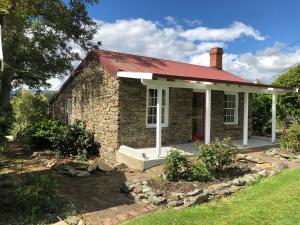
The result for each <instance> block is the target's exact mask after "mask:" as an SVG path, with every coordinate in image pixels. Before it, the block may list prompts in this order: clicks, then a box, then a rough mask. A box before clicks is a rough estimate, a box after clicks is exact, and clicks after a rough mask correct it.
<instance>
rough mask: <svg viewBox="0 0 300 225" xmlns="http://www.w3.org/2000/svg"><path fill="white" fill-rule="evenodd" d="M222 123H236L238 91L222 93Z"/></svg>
mask: <svg viewBox="0 0 300 225" xmlns="http://www.w3.org/2000/svg"><path fill="white" fill-rule="evenodd" d="M224 123H225V124H238V93H225V94H224Z"/></svg>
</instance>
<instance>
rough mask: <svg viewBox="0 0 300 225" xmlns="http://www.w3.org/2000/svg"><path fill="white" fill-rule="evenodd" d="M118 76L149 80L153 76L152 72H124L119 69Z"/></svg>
mask: <svg viewBox="0 0 300 225" xmlns="http://www.w3.org/2000/svg"><path fill="white" fill-rule="evenodd" d="M117 76H118V77H125V78H134V79H146V80H151V79H152V77H153V74H152V73H140V72H125V71H119V72H117Z"/></svg>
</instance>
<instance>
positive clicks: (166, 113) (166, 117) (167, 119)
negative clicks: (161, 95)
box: [146, 86, 169, 128]
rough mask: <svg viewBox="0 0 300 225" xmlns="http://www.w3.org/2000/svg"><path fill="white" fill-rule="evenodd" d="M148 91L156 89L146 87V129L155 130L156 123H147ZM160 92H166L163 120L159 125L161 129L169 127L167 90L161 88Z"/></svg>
mask: <svg viewBox="0 0 300 225" xmlns="http://www.w3.org/2000/svg"><path fill="white" fill-rule="evenodd" d="M149 89H156V90H157V87H154V86H147V90H146V91H147V92H146V128H156V123H155V124H149V123H148V107H149V101H148V98H149V95H148V93H149ZM162 90H165V92H166V106H165V115H164V116H165V118H164V123H161V126H162V127H168V126H169V88H162Z"/></svg>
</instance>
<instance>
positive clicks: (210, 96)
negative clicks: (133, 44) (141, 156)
mask: <svg viewBox="0 0 300 225" xmlns="http://www.w3.org/2000/svg"><path fill="white" fill-rule="evenodd" d="M222 54H223V49H222V48H212V49H211V51H210V67H204V66H199V65H192V64H187V63H182V62H176V61H171V60H163V59H157V58H150V57H144V56H138V55H132V54H125V53H120V52H112V51H104V50H92V51H91V52H90V53H89V54H88V55H87V57H86V58H85V59H84V60H83V61H82V63H81V64H80V65H79V66H78V68H77V69H76V70H75V71H74V73H73V74H72V75H71V76H70V77H69V78H68V79H67V81H66V82H65V83H64V84H63V85H62V87H61V88H60V90H59V91H58V92H57V94H56V95H55V96H54V97H53V99H52V100H51V101H50V107H51V117H52V118H53V119H58V120H60V121H62V122H64V123H66V124H69V125H71V124H72V123H73V122H74V121H75V120H76V119H79V120H82V121H84V122H85V123H86V125H87V128H88V129H89V130H91V131H93V132H94V133H95V137H96V140H97V141H99V142H100V144H101V150H102V153H103V154H104V153H106V154H107V153H114V152H115V151H116V150H118V149H119V148H120V146H126V147H128V148H145V147H153V151H154V152H155V154H156V155H157V156H159V155H160V154H161V149H162V146H168V145H173V144H182V143H191V142H195V141H200V142H204V143H206V144H208V143H209V142H210V141H211V140H213V139H214V138H216V137H220V138H222V137H225V136H230V137H232V138H234V139H242V142H243V145H245V146H246V145H247V144H248V139H249V138H250V137H251V132H252V123H251V120H252V113H251V112H252V111H251V102H252V93H265V94H272V95H273V111H272V115H273V117H272V118H273V120H272V122H273V126H272V134H271V135H272V142H274V141H275V123H276V96H277V95H278V94H284V93H286V92H287V91H288V90H287V89H285V88H282V87H274V86H270V85H263V84H255V83H252V82H250V81H247V80H245V79H242V78H240V77H238V76H235V75H233V74H231V73H229V72H227V71H224V70H223V69H222ZM108 155H109V154H108ZM111 155H113V154H111Z"/></svg>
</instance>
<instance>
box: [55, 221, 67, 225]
mask: <svg viewBox="0 0 300 225" xmlns="http://www.w3.org/2000/svg"><path fill="white" fill-rule="evenodd" d="M52 225H68V224H67V223H66V222H65V221H59V222H57V223H54V224H52Z"/></svg>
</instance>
